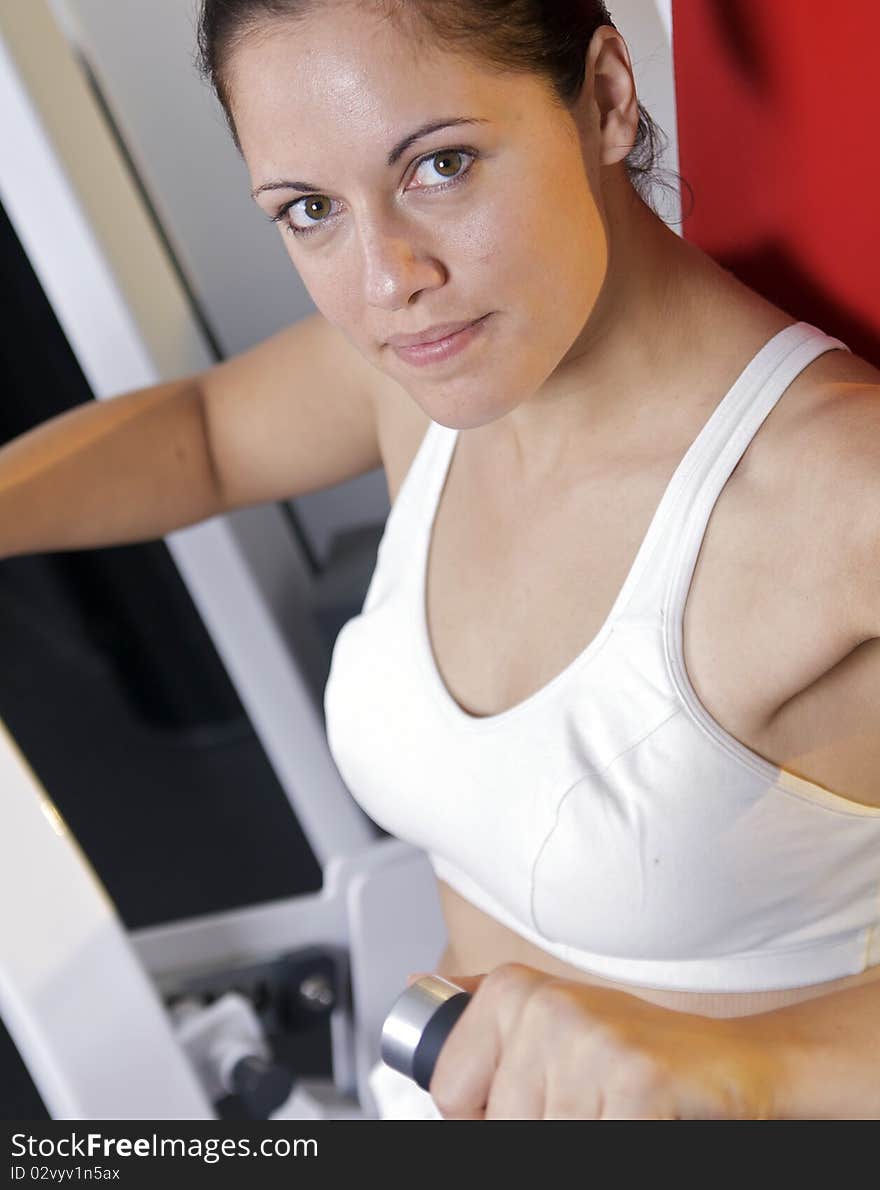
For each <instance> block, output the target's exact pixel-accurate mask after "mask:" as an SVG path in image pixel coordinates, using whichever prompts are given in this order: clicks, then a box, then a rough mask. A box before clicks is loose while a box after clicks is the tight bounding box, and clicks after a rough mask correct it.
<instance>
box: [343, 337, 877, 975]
mask: <svg viewBox="0 0 880 1190" xmlns="http://www.w3.org/2000/svg"><path fill="white" fill-rule="evenodd" d="M832 349H843V350H849V349H848V348H847V347H846V345H845V344H844V343H842V342H840V340H838V339H833V338H830V337H829V336H827V335H825V334H823V333H822V332H821V331H820V330H818V329H817V328H816V327H814V326H811V325H809V324H807V323H803V322H800V323H797V324H792V325H790V326H787V327H786V328H785V329H784V330H782V331H780V332H779V333H778V334H777V335H775V336H774V337H773V338H772V339H771V340H770V341H769V342H768V343H767V344H766V345H765V346H764V347H763V348H762V349H761V350H760V351H759V352H758V353H757V355H756V356H755V357H754V358H753V359H752V361H751V362H750V363H749V364H748V366H747V367H746V368H745V369H744V370H743V372H742V373H741V374H740V376H739V377H738V379H737V380H736V382H735V383H734V384H733V386H732V387H731V389H730V390H729V391H728V392H727V393H726V395H725V396H724V398H723V399H722V400H721V402H720V403H719V404H718V405H717V406H716V408H715V409H714V411H713V413H712V415H711V416H710V417H709V419H708V421H707V422H706V424H705V425H704V426H703V429H702V430H701V432H700V433H699V435H698V436H697V438H696V440H695V441H694V442H693V443H692V445H691V446H690V448H689V449H688V451H687V453H686V454H685V456H684V458H683V459H682V460H681V462H680V464H679V466H678V467H677V469H676V471H675V473H674V474H673V476H672V479H671V480H670V482H669V484H668V486H667V488H666V491H665V492H664V494H663V498H662V500H661V501H660V504H659V506H658V507H657V510H656V512H655V514H654V517H653V519H652V521H651V523H650V526H649V527H648V530H647V533H646V535H645V537H644V540H643V541H642V544H641V546H640V548H639V551H638V553H637V555H636V558H635V560H634V562H633V564H632V568H631V570H630V572H629V574H628V576H627V578H626V581H625V582H624V584H623V587H622V588H621V590H620V593H619V595H618V596H617V599H616V600H615V602H614V606H613V607H612V608H611V611H610V612H609V614H608V617H607V619H606V620H605V623H604V624H603V625H602V627H601V628H600V630H599V632H598V633H597V634H596V636H595V638H594V639H593V640H592V641H591V642H590V643H589V644H588V645H587V647H586V648H585V649H584V650H583V651H582V652H581V653H580V654H579V655H578V656H577V657H576V658H575V659H574V660H573V661H572V662H571V664H570V665H568V666H567V667H566V668H565V669H564V670H563V671H562V673H560V674H558V675H557V676H556V677H555V678H554V679H553V680H552V681H550V682H549V683H547V684H546V685H545V686H543V687H542V688H541V689H540V690H538V691H537V692H536V693H534V694H532V695H531V696H530V697H529V698H526V699H525V700H524V701H523V702H520V703H518V704H517V705H516V706H514V707H511V708H510V709H508V710H506V711H503V712H502V713H500V714H497V715H490V716H487V717H476V716H472V715H469V714H468V713H467V712H465V711H464V710H462V708H461V707H460V706H459V705H458V703H457V702H455V700H454V699H453V698H452V696H451V695H450V694H449V692H448V691H447V689H446V687H445V685H444V683H443V680H442V678H441V676H440V674H439V672H438V670H437V667H436V664H435V661H434V658H433V653H432V650H431V645H430V639H429V635H428V629H427V623H426V616H425V599H424V593H425V571H426V561H427V556H428V547H429V543H430V536H431V531H432V527H433V523H434V517H435V514H436V509H437V505H438V502H439V498H440V493H441V491H442V488H443V485H444V481H445V478H446V473H447V469H448V467H449V463H450V460H451V457H452V452H453V450H454V447H455V442H456V438H457V434H458V431H456V430H454V429H449V428H447V427H445V426H442V425H440V424H438V423H436V422H432V423H431V424H430V426H429V428H428V431H427V433H426V434H425V437H424V439H423V441H422V443H421V445H420V447H419V450H418V453H417V454H416V457H415V459H414V460H413V463H412V465H411V467H410V469H409V471H408V473H407V475H406V478H405V480H404V482H403V484H402V486H401V488H400V491H399V494H398V496H397V499H396V501H395V504H394V507H393V508H392V510H391V513H390V515H389V517H388V521H387V523H386V526H385V532H384V536H383V538H382V541H381V544H380V547H379V553H378V558H377V562H376V569H375V572H374V574H373V577H372V580H371V583H370V586H369V589H368V591H367V595H366V599H365V602H364V606H363V610H362V612H361V614H360V615H358V616H356V617H355V618H354V619H352V620H349V622H348V623H347V624H345V626H344V627H343V629H342V631H341V632H340V634H339V636H338V638H337V641H336V645H335V648H334V652H333V659H332V664H331V669H330V675H329V679H328V682H327V687H326V691H325V697H324V707H325V714H326V725H327V735H328V741H329V745H330V749H331V752H332V755H333V757H334V759H335V762H336V764H337V767H338V768H339V771H340V773H341V775H342V777H343V779H344V781H345V782H346V784H347V785H348V788H349V789H350V791H351V793H352V795H353V796H354V797H355V799H356V800H357V801H358V802H359V804H360V805H361V806H362V807H363V809H364V810H365V811H366V813H367V814H368V815H369V816H370V817H371V818H372V819H373V820H374V821H375V822H377V823H378V824H379V825H380V826H382V827H383V828H384V829H385V830H387V831H388V832H390V833H391V834H393V835H396V836H397V837H398V838H401V839H404V840H408V841H409V842H411V843H413V844H414V845H416V846H417V847H420V848H423V849H424V850H425V851H426V852H427V854H428V857H429V859H430V862H431V864H432V866H433V869H434V872H435V874H436V875H437V876H438V877H440V878H441V879H442V880H444V881H446V882H447V883H448V884H449V885H451V887H452V888H453V889H455V890H456V891H457V892H458V893H460V894H461V895H462V896H463V897H465V898H467V900H469V901H470V902H472V903H473V904H474V905H476V906H477V907H478V908H479V909H481V910H483V911H484V912H486V913H488V914H490V915H491V916H492V917H493V918H495V919H497V920H498V921H499V922H501V923H502V924H503V925H505V926H507V927H509V928H510V929H512V930H514V931H515V932H516V933H517V934H519V935H521V936H522V937H523V938H525V939H527V940H528V941H529V942H531V943H534V944H535V945H536V946H538V947H541V948H542V949H543V950H545V951H546V952H547V953H549V954H551V955H555V956H556V957H558V958H559V959H561V960H563V961H564V962H566V963H570V964H572V965H573V966H574V967H576V968H579V969H582V970H583V971H585V972H591V973H594V974H596V975H599V976H602V977H604V978H607V979H611V980H617V981H622V982H629V983H632V984H636V985H642V986H645V987H652V988H670V989H680V990H688V991H697V992H748V991H762V990H769V989H781V988H792V987H799V986H802V985H805V984H811V983H819V982H822V981H825V980H831V979H836V978H839V977H842V976H845V975H852V974H855V973H857V972H860V971H863V970H864V969H865V968H866V967H869V966H871V965H873V964H875V963H878V962H880V924H878V918H880V808H875V807H870V806H864V805H860V804H858V803H855V802H852V801H849V800H848V799H846V798H845V797H843V796H841V795H839V794H836V793H833V792H831V791H829V790H827V789H825V788H823V787H822V786H820V785H817V784H814V783H813V782H811V781H807V780H805V779H803V778H801V777H798V776H796V775H794V774H793V773H790V772H788V771H786V770H785V769H780V768H779V767H778V766H777V765H775V764H772V763H770V762H769V761H768V760H766V759H765V758H763V757H761V756H760V755H758V754H757V753H755V752H753V751H751V750H750V749H749V748H747V747H745V746H744V745H743V744H742V743H740V742H739V741H738V740H737V739H735V738H734V737H733V736H731V735H730V734H728V732H726V731H725V730H724V728H723V727H721V726H720V724H718V723H717V722H716V721H715V720H714V719H713V718H712V717H711V715H709V713H708V712H707V710H706V709H705V707H704V706H703V705H702V704H701V703H700V701H699V699H698V698H697V695H696V693H695V691H694V689H693V687H692V685H691V684H690V681H689V680H688V675H687V673H686V672H685V667H684V662H683V658H682V615H683V608H684V603H685V598H686V595H687V592H688V589H689V586H690V582H691V576H692V574H693V570H694V566H695V564H696V559H697V554H698V552H699V549H700V544H701V542H702V539H703V534H704V532H705V528H706V525H707V523H708V520H709V516H710V513H711V511H712V508H713V506H714V504H715V502H716V500H717V498H718V496H719V494H720V492H721V490H722V488H723V487H724V485H725V483H726V481H727V479H728V477H729V476H730V474H731V472H732V471H733V469H734V467H735V466H736V464H737V462H738V461H739V459H740V457H741V456H742V454H743V452H744V451H745V449H746V447H747V446H748V444H749V442H750V441H751V439H752V437H753V436H754V434H755V433H756V432H757V430H758V429H759V427H760V426H761V423H762V422H763V421H764V419H765V418H766V417H767V415H768V414H769V413H770V411H771V410H772V409H773V407H774V405H775V404H776V402H777V401H778V400H779V398H780V396H781V395H782V394H783V393H784V392H785V390H786V388H787V387H788V386H789V385H790V384H791V382H792V381H793V380H794V379H795V377H796V376H798V374H799V373H800V372H801V371H802V370H803V369H804V368H805V367H806V366H807V365H808V364H809V363H811V362H812V361H813V360H814V359H816V357H817V356H819V355H821V354H823V353H824V352H826V351H829V350H832ZM547 631H549V629H548V627H547V626H545V625H536V633H537V634H540V633H541V632H547Z"/></svg>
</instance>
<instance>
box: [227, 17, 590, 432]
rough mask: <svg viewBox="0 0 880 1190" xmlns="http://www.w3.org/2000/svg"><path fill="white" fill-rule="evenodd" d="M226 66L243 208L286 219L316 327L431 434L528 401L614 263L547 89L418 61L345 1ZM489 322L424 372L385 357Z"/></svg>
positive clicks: (447, 60) (276, 28)
mask: <svg viewBox="0 0 880 1190" xmlns="http://www.w3.org/2000/svg"><path fill="white" fill-rule="evenodd" d="M231 67H232V72H231V93H232V103H233V110H234V117H235V121H236V129H237V132H238V135H239V140H240V143H241V146H242V152H243V155H244V158H245V161H246V163H247V166H248V169H249V171H250V175H251V180H252V186H253V189H254V191H255V199H256V202H257V203H258V204H259V206H260V207H261V208H262V209H263V210H264V211H265V212H266V214H267V215H270V216H275V215H277V214H280V215H281V218H280V221H279V223H278V226H279V228H280V234H281V237H282V240H283V242H284V244H285V247H286V248H287V251H288V253H289V255H290V258H291V260H292V261H293V263H294V265H295V266H296V268H297V270H298V272H299V274H300V276H301V278H302V280H303V283H304V285H305V286H306V288H307V290H308V292H309V294H310V295H311V298H312V300H313V301H314V303H315V305H316V306H317V307H318V309H319V310H320V311H321V313H322V314H323V315H324V317H325V318H326V319H327V320H328V321H329V322H330V323H332V324H333V325H334V326H336V327H338V328H339V329H340V331H342V332H343V333H344V334H345V335H346V337H347V338H348V339H349V341H350V342H351V343H353V344H354V345H355V346H356V347H357V348H358V349H359V350H360V351H361V353H362V354H363V355H364V356H365V357H366V358H367V359H368V360H370V361H371V362H372V363H373V364H375V365H376V367H378V368H379V369H381V370H382V371H383V372H385V373H387V374H388V375H389V376H391V377H392V378H393V379H394V380H396V381H397V382H398V383H399V384H400V385H401V386H402V387H403V388H404V389H405V390H406V391H407V392H408V393H409V394H410V395H411V396H412V398H413V399H414V400H415V401H416V402H417V403H418V405H419V406H420V407H421V408H422V409H423V410H424V411H425V412H426V413H427V414H428V415H429V416H430V417H431V418H433V419H434V420H435V421H438V422H440V423H442V424H444V425H447V426H453V427H457V428H462V429H464V428H470V427H473V426H479V425H484V424H486V423H488V422H490V421H494V420H495V419H496V418H499V417H502V416H504V414H506V413H507V412H509V411H510V410H511V409H513V408H515V407H516V406H517V405H519V404H520V403H521V402H523V401H525V400H528V399H529V398H530V397H532V396H534V394H535V393H536V392H537V390H538V389H539V388H540V387H541V386H542V384H543V383H544V382H545V381H546V380H547V379H548V377H550V376H551V375H552V374H553V373H554V371H555V369H556V368H557V367H558V365H559V364H560V362H561V361H562V360H563V359H564V358H565V357H566V355H567V353H569V352H570V351H571V350H572V349H573V348H576V340H577V338H578V335H579V334H580V332H581V331H582V329H583V327H584V324H585V323H586V321H587V319H588V318H589V316H590V312H591V311H592V309H593V307H594V304H595V302H596V299H597V297H598V294H599V291H600V289H601V287H602V284H603V281H604V278H605V273H606V267H607V262H608V251H607V238H606V230H605V224H604V222H603V216H602V214H601V213H600V211H599V209H598V207H597V203H596V200H595V198H594V193H593V188H592V186H591V180H590V177H589V176H588V173H589V174H593V175H594V176H595V172H594V166H593V163H592V162H591V161H590V159H589V150H588V149H585V148H584V145H585V143H588V139H589V138H586V140H585V138H584V137H583V136H579V134H578V128H577V126H576V124H575V121H574V119H573V118H572V116H571V115H570V114H569V113H567V112H566V111H564V110H563V109H561V108H559V107H557V106H556V105H555V104H554V103H553V101H552V99H551V96H550V93H549V92H548V91H547V90H546V88H545V85H544V84H543V83H542V82H541V81H540V80H538V79H537V78H536V77H534V76H532V75H524V74H519V75H506V76H501V75H498V74H495V73H492V72H491V71H490V70H489V69H488V68H486V67H485V66H483V65H482V64H480V63H479V62H477V61H470V60H468V59H466V58H463V57H462V56H460V55H458V54H449V53H443V52H440V51H437V52H434V51H431V50H430V49H428V50H420V49H419V48H418V46H417V45H416V44H415V43H414V42H413V40H411V38H409V37H408V36H407V35H406V34H405V33H403V32H401V31H398V30H397V29H395V27H394V26H393V25H392V24H391V23H389V22H388V21H380V20H379V19H378V18H377V17H376V16H375V15H371V14H369V13H366V14H365V13H364V12H363V11H359V10H358V7H356V6H349V5H341V6H336V5H327V6H325V7H324V8H323V10H322V9H319V10H317V11H316V13H315V14H314V15H312V16H310V17H308V18H306V19H305V20H301V21H293V22H290V21H289V22H287V23H285V22H283V21H279V22H278V23H274V24H272V25H270V26H267V27H266V28H265V29H264V30H261V31H260V32H259V34H258V35H256V36H252V37H250V38H248V39H247V40H246V41H245V42H244V43H243V44H242V45H240V46H239V47H238V49H237V50H236V52H235V56H234V58H233V60H232V63H231ZM451 121H462V122H461V123H458V124H456V125H454V126H452V127H445V128H440V129H437V130H436V131H432V132H430V133H428V134H427V135H424V136H422V137H420V138H419V139H418V140H414V141H412V143H410V144H408V145H407V146H406V147H405V148H403V149H402V150H396V151H395V153H394V154H393V157H394V160H393V161H391V162H390V163H389V157H390V155H392V150H394V149H395V146H398V145H400V144H401V142H403V141H404V140H405V139H406V138H409V137H410V136H411V134H412V133H413V132H414V131H415V130H417V129H421V128H424V126H426V125H429V124H434V123H444V124H445V123H448V122H451ZM463 121H467V123H465V122H463ZM279 183H282V184H281V185H279ZM288 183H290V184H288ZM297 183H300V184H301V185H302V187H303V189H297V188H294V187H295V184H297ZM285 208H286V210H285ZM300 229H303V231H300ZM484 315H487V316H488V317H486V318H485V320H484V321H483V322H482V324H481V325H480V327H479V328H478V331H477V333H472V334H471V335H462V336H461V338H460V339H458V340H454V342H455V343H456V344H457V345H458V346H459V347H462V349H461V350H459V351H457V353H455V354H453V355H451V356H448V357H446V358H445V359H441V360H439V361H435V362H432V363H429V364H427V365H422V366H417V365H416V364H415V363H414V362H413V361H412V358H403V357H401V355H399V354H398V352H397V351H396V350H395V349H394V347H393V346H391V345H389V344H388V340H389V338H391V337H392V336H394V335H402V334H415V333H417V332H422V331H425V330H427V329H429V328H431V327H434V326H437V325H438V324H442V323H455V322H464V321H470V320H474V319H479V318H482V317H483V316H484Z"/></svg>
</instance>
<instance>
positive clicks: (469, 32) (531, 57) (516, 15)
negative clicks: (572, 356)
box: [196, 0, 667, 202]
mask: <svg viewBox="0 0 880 1190" xmlns="http://www.w3.org/2000/svg"><path fill="white" fill-rule="evenodd" d="M329 2H332V3H339V0H329ZM348 2H349V3H352V2H359V3H363V2H365V0H348ZM366 2H369V3H372V4H373V5H374V7H375V8H376V9H377V10H378V11H379V12H381V13H384V15H386V16H387V17H388V19H389V20H392V21H395V22H397V23H398V24H406V26H407V28H408V30H409V31H410V32H412V33H414V34H415V35H416V36H418V37H419V38H420V39H422V40H424V39H425V38H426V37H430V38H431V39H433V41H434V42H435V43H436V44H439V45H442V46H444V47H447V46H448V47H449V48H450V49H456V48H457V49H460V50H461V51H462V52H463V53H466V54H467V55H468V56H469V57H472V58H478V59H482V60H483V61H484V62H485V63H487V64H488V65H489V66H490V67H493V68H495V69H498V70H500V71H521V72H523V73H531V74H534V75H538V76H539V77H541V78H543V79H545V80H546V81H547V82H548V83H549V84H550V87H551V90H552V93H553V94H554V95H555V97H556V99H557V101H558V102H559V103H560V105H563V106H565V107H570V106H571V105H573V104H574V103H575V102H576V100H577V99H578V96H579V95H580V93H581V90H582V88H583V85H584V77H585V67H586V55H587V49H588V47H589V44H590V41H591V40H592V37H593V34H594V33H595V32H596V30H597V29H598V28H599V27H600V26H601V25H611V26H612V27H613V28H616V25H614V22H613V21H612V19H611V16H610V14H609V12H608V9H607V7H606V6H605V4H604V3H602V0H366ZM327 3H328V0H202V5H201V11H200V14H199V22H198V32H197V39H198V53H197V58H196V65H197V68H198V70H199V72H200V74H201V75H202V77H203V78H204V79H205V80H206V81H207V82H208V83H210V85H211V86H212V87H213V88H214V91H215V92H216V94H217V98H218V99H219V101H220V105H221V107H222V108H223V112H224V114H225V116H226V122H227V124H228V126H229V130H230V132H231V133H232V138H233V140H234V141H235V145H236V147H237V148H238V150H239V152H240V151H241V144H240V142H239V139H238V133H237V131H236V128H235V118H234V113H233V107H232V95H231V87H230V69H229V64H230V61H231V59H232V56H233V54H234V52H235V49H236V47H237V46H238V45H239V44H240V43H241V42H242V41H243V40H245V39H246V38H247V37H248V36H249V35H250V34H252V33H255V32H259V31H260V30H261V29H262V28H263V27H264V26H265V24H266V23H267V22H271V21H277V20H281V19H286V20H296V19H298V18H305V17H307V16H309V15H311V14H312V13H313V12H315V11H316V10H319V9H320V8H321V7H323V6H324V5H326V4H327ZM638 110H639V121H638V129H637V132H636V138H635V141H634V143H633V146H632V148H631V149H630V151H629V153H628V154H627V156H626V158H625V160H624V165H625V167H626V172H627V175H628V177H629V180H630V182H631V184H632V185H633V188H634V189H635V190H636V191H637V193H638V194H639V195H640V196H641V197H642V198H643V199H644V200H645V201H646V202H649V196H650V190H651V187H652V186H653V185H655V184H656V185H661V186H665V185H667V183H666V182H665V181H664V179H663V178H661V177H660V172H659V170H658V168H657V162H658V159H659V157H660V156H661V155H662V153H663V150H664V149H665V147H666V143H667V139H666V136H665V135H664V133H663V132H662V130H661V129H660V128H659V127H658V126H657V124H655V123H654V121H653V120H652V118H651V116H650V114H649V113H648V112H647V111H646V110H645V108H644V107H643V106H642V104H641V103H639V105H638Z"/></svg>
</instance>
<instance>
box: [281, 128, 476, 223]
mask: <svg viewBox="0 0 880 1190" xmlns="http://www.w3.org/2000/svg"><path fill="white" fill-rule="evenodd" d="M476 156H477V155H476V153H471V152H468V151H467V150H465V149H441V150H440V151H439V152H437V153H431V154H430V156H428V157H423V158H422V160H421V161H420V162H419V163H418V165H417V166H416V169H415V172H414V174H413V177H414V178H418V177H419V175H421V174H425V172H426V176H427V177H428V178H430V174H431V172H432V171H433V173H434V178H435V179H439V180H435V181H433V182H431V181H429V182H428V183H427V184H422V185H418V186H416V187H415V189H416V190H445V189H446V187H447V186H454V185H456V183H458V182H460V181H463V180H464V178H465V177H466V176H467V175H468V174H469V173H470V170H471V166H472V165H473V162H474V161H475V160H476ZM466 159H467V161H468V162H469V164H467V168H465V165H466ZM332 208H333V200H332V199H330V198H328V197H327V195H326V194H308V195H306V196H305V197H304V198H298V199H296V200H295V201H294V202H291V203H287V204H286V206H284V207H282V208H281V210H280V211H279V212H278V214H277V215H275V216H273V217H272V222H273V223H281V224H283V226H284V230H285V231H289V232H290V233H291V234H292V235H296V236H304V235H311V234H312V233H313V232H316V231H320V230H321V225H322V224H324V223H329V222H330V216H331V214H332Z"/></svg>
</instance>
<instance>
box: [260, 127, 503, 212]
mask: <svg viewBox="0 0 880 1190" xmlns="http://www.w3.org/2000/svg"><path fill="white" fill-rule="evenodd" d="M488 123H489V121H488V120H485V119H479V118H477V117H475V116H474V117H467V116H456V117H454V118H453V119H451V120H450V119H447V120H430V121H429V122H428V123H427V124H422V125H420V126H419V127H418V128H416V129H414V131H412V132H410V133H409V135H407V136H405V137H404V138H403V140H401V141H398V143H397V144H396V145H395V146H394V148H393V149H391V151H390V152H389V154H388V157H387V158H386V161H387V164H388V165H389V167H390V166H392V165H396V164H397V162H398V161H399V160H400V158H401V157H402V156H403V154H404V153H405V152H406V150H407V149H408V148H409V147H410V145H412V144H414V143H415V142H416V141H417V140H421V139H422V137H423V136H430V134H431V133H432V132H439V131H440V129H441V128H454V127H456V126H457V125H459V124H488ZM320 189H321V187H320V186H319V185H318V184H317V183H315V182H291V181H288V180H287V179H286V178H276V179H274V180H273V181H271V182H264V183H263V184H262V186H257V188H256V190H252V191H251V198H256V197H257V195H258V194H262V193H263V191H265V190H300V191H302V192H303V193H311V192H314V191H320Z"/></svg>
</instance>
